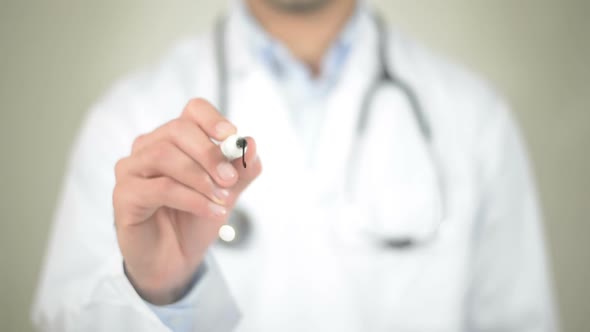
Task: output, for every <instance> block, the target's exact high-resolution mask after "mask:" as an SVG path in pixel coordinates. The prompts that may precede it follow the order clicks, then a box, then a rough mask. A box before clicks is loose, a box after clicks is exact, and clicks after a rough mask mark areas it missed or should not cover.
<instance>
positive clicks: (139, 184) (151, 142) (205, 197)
mask: <svg viewBox="0 0 590 332" xmlns="http://www.w3.org/2000/svg"><path fill="white" fill-rule="evenodd" d="M354 4H355V2H354V0H249V1H247V5H248V6H249V8H250V10H251V12H252V13H253V14H254V16H255V17H256V18H257V20H258V21H259V22H260V23H261V24H262V26H263V27H264V28H265V29H266V30H267V31H268V32H269V33H270V34H271V35H272V36H274V37H275V38H277V39H278V40H280V41H281V42H283V43H284V44H285V45H287V47H288V48H289V49H290V51H291V52H292V53H293V54H294V55H295V56H296V57H297V58H298V59H300V60H301V61H303V62H304V63H306V64H307V65H308V66H310V68H312V70H314V72H319V68H320V63H321V60H322V57H323V55H324V54H325V52H326V51H327V49H328V47H329V46H330V44H331V43H332V41H333V40H334V39H335V38H336V36H337V35H338V33H339V32H340V30H341V29H342V27H343V25H344V24H345V22H346V20H347V19H348V18H349V17H350V15H351V14H352V11H353V10H354ZM234 133H236V127H235V126H234V125H233V124H231V123H230V122H229V121H228V120H227V119H225V118H224V117H223V116H222V115H221V114H220V113H219V112H218V111H217V110H216V109H215V107H213V106H212V105H211V104H210V103H208V102H207V101H205V100H203V99H193V100H190V101H189V102H188V103H187V105H186V107H185V108H184V110H183V111H182V113H181V114H180V116H179V117H178V118H176V119H174V120H172V121H170V122H168V123H165V124H163V125H162V126H160V127H159V128H157V129H155V130H154V131H152V132H150V133H147V134H144V135H141V136H139V137H137V138H136V139H135V141H134V143H133V148H132V151H131V154H130V155H129V156H127V157H125V158H123V159H121V160H119V161H118V162H117V164H116V166H115V175H116V184H115V188H114V190H113V207H114V211H115V225H116V229H117V239H118V243H119V247H120V249H121V253H122V255H123V258H124V266H125V272H126V274H127V277H128V279H129V281H130V282H131V283H132V285H133V286H134V287H135V289H136V291H137V292H138V294H139V295H140V296H141V297H142V298H144V299H145V300H146V301H148V302H151V303H153V304H157V305H165V304H170V303H173V302H176V301H177V300H179V299H180V298H181V297H182V295H184V294H185V293H186V292H187V290H188V287H189V285H190V281H191V280H192V277H193V276H194V274H195V273H196V271H197V269H198V267H199V266H200V265H201V263H202V261H203V258H204V257H205V253H206V252H207V250H208V248H209V246H210V245H211V244H212V243H213V242H214V241H215V240H216V239H217V234H218V231H219V228H220V227H221V226H222V225H223V224H225V222H226V221H227V218H228V216H229V214H230V213H231V210H232V209H233V207H234V205H235V202H236V200H237V199H238V197H239V196H240V194H241V193H242V192H243V191H244V190H245V189H246V188H247V187H248V185H249V184H250V183H251V182H252V181H254V180H255V179H256V178H257V177H258V176H259V175H260V173H261V172H262V164H261V162H260V159H259V158H258V156H257V154H256V142H255V141H254V139H252V138H250V137H249V138H247V140H248V151H247V154H246V163H247V165H248V167H247V168H244V167H243V166H242V165H241V162H242V161H241V159H236V160H234V161H233V162H231V163H230V162H227V161H226V160H225V158H224V157H223V155H222V154H221V151H220V149H219V147H218V146H217V145H215V144H214V143H212V142H211V140H210V138H214V139H216V140H217V141H222V140H224V139H225V138H227V137H228V136H230V135H232V134H234Z"/></svg>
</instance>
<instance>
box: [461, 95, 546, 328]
mask: <svg viewBox="0 0 590 332" xmlns="http://www.w3.org/2000/svg"><path fill="white" fill-rule="evenodd" d="M495 104H496V106H497V107H495V109H494V111H493V112H490V113H489V114H488V116H487V118H485V119H484V120H483V121H482V128H481V130H479V131H478V132H479V133H481V134H480V137H478V139H477V146H476V149H475V151H476V152H475V154H476V158H477V159H478V160H477V162H478V165H479V170H480V177H479V178H480V180H481V183H480V185H481V187H482V190H483V191H482V195H481V202H480V208H479V216H478V218H477V221H476V224H475V228H474V234H473V241H472V249H473V250H472V259H471V275H470V278H469V284H468V286H469V288H468V293H467V301H466V307H467V311H468V315H467V317H468V319H467V327H468V328H467V330H468V331H514V332H516V331H519V332H527V331H555V330H557V322H556V316H555V310H554V307H553V297H552V291H551V285H550V284H551V283H550V278H549V272H548V264H547V259H546V252H545V246H544V240H543V231H542V223H541V217H540V213H539V207H538V203H537V197H536V190H535V186H534V181H533V179H532V175H531V172H530V168H529V164H528V161H527V157H526V153H525V149H524V147H523V144H522V140H521V138H520V137H519V133H518V130H517V128H516V126H515V124H514V121H513V120H512V118H511V115H510V112H509V111H508V108H507V107H506V105H505V104H504V103H502V102H496V103H495Z"/></svg>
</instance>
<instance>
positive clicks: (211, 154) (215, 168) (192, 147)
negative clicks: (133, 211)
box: [133, 119, 237, 188]
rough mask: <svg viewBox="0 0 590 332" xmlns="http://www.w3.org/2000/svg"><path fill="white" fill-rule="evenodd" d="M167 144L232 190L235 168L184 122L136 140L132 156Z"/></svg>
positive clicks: (197, 128) (172, 123)
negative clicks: (159, 143)
mask: <svg viewBox="0 0 590 332" xmlns="http://www.w3.org/2000/svg"><path fill="white" fill-rule="evenodd" d="M161 141H170V142H172V143H173V144H174V145H176V146H177V147H178V148H180V149H181V150H182V151H183V152H185V153H186V154H187V155H188V156H189V157H191V158H192V159H193V160H195V161H196V162H198V163H199V164H200V165H201V166H202V167H203V169H205V170H206V171H207V173H208V174H209V175H210V176H211V178H212V179H213V180H214V181H215V182H216V183H217V184H218V185H219V186H222V187H225V188H227V187H231V186H233V185H234V184H235V183H236V181H237V172H236V170H235V168H234V167H233V166H232V165H231V164H230V163H229V162H228V161H227V160H226V159H225V157H224V156H223V154H222V153H221V150H220V149H219V147H218V146H217V145H216V144H215V143H213V142H211V140H210V139H209V137H208V136H207V135H206V134H205V133H204V132H203V130H202V129H201V128H200V127H199V126H197V125H196V124H194V123H192V122H190V121H188V120H186V119H175V120H172V121H170V122H168V123H166V124H164V125H163V126H161V127H160V128H158V129H156V130H154V131H153V132H152V133H150V134H148V135H144V136H141V137H139V138H138V139H136V141H135V143H134V147H133V153H134V154H135V153H139V151H142V150H145V149H151V146H153V145H155V144H156V143H157V142H161Z"/></svg>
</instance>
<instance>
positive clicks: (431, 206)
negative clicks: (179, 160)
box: [215, 76, 477, 330]
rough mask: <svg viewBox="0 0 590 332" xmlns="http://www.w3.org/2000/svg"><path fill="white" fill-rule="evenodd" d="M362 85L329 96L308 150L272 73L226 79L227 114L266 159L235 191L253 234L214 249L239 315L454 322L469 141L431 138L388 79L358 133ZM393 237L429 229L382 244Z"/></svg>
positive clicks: (470, 205)
mask: <svg viewBox="0 0 590 332" xmlns="http://www.w3.org/2000/svg"><path fill="white" fill-rule="evenodd" d="M362 91H363V89H358V88H357V89H353V88H349V89H346V88H345V87H343V88H342V89H340V90H339V91H337V92H335V94H334V95H332V96H331V97H330V98H329V99H328V100H327V101H326V102H325V107H326V109H324V110H322V111H323V112H324V113H325V114H324V116H323V120H322V122H321V125H320V126H319V127H318V128H317V129H316V130H319V133H308V134H315V137H317V139H316V142H314V145H315V146H314V151H313V152H310V151H308V150H307V149H308V148H309V146H306V145H305V144H303V142H302V140H301V135H302V129H301V128H296V127H294V126H293V123H292V121H291V116H292V115H291V114H290V112H292V111H293V110H290V109H288V107H286V105H285V103H284V102H283V101H282V100H281V98H280V94H278V93H275V92H276V91H273V87H272V84H271V81H268V80H266V79H264V77H263V76H260V77H254V78H251V79H249V80H247V81H246V82H243V84H240V85H237V86H233V87H232V100H231V103H230V107H229V109H230V112H229V115H228V116H229V117H230V119H231V120H232V121H233V122H234V123H236V124H237V125H238V127H239V128H240V131H241V132H242V133H244V134H247V135H252V136H253V137H254V138H255V139H256V140H257V144H258V146H259V149H258V150H259V155H260V158H261V160H262V163H263V168H264V170H263V173H262V175H261V176H260V178H259V179H257V180H256V182H255V183H253V184H252V186H251V187H250V188H249V189H248V191H247V192H245V193H244V194H243V195H242V197H241V199H240V201H239V203H238V206H239V208H240V209H241V211H243V212H245V213H246V214H247V215H248V216H249V218H250V220H251V223H252V232H251V235H250V239H249V241H248V243H247V245H245V246H244V247H242V248H239V249H236V248H225V247H216V248H215V253H216V256H217V257H218V260H219V262H220V265H221V268H222V270H223V271H224V275H225V276H226V278H227V279H228V283H229V284H230V287H231V288H232V289H233V292H234V294H236V297H237V300H238V303H239V304H240V306H241V307H242V308H244V310H246V311H247V312H245V313H244V314H245V317H246V318H245V320H244V326H245V327H248V326H251V327H252V328H256V327H260V326H265V327H273V325H272V324H273V322H275V323H276V324H277V325H276V326H283V327H284V326H285V323H286V322H289V324H290V325H291V326H298V325H297V324H300V323H301V318H306V319H305V320H304V321H307V322H311V321H313V322H315V324H319V325H318V328H322V324H324V323H325V322H329V323H330V325H329V326H326V328H328V327H329V328H333V327H334V325H333V324H334V321H338V322H341V323H342V324H343V326H342V328H343V330H360V329H367V328H368V329H371V330H379V329H382V328H386V327H389V328H396V327H397V328H404V327H405V328H410V327H411V328H422V329H428V328H429V327H434V326H438V327H440V326H447V327H449V329H450V330H453V329H455V330H457V329H459V327H458V326H460V324H461V319H462V316H461V312H462V310H461V308H462V296H461V294H463V293H464V291H465V290H464V289H463V288H464V287H465V286H464V285H465V279H466V275H467V271H468V268H469V266H468V263H467V262H468V248H469V235H470V230H471V221H472V220H473V218H474V215H475V213H476V211H475V206H476V202H475V200H476V197H477V193H476V192H475V187H476V186H475V183H474V174H473V170H471V169H470V162H469V160H468V159H467V154H465V153H463V152H462V151H461V149H460V147H457V146H454V145H450V143H447V142H451V141H453V140H451V139H449V140H446V139H445V137H444V136H442V137H440V136H439V137H438V138H439V140H437V142H436V145H433V146H429V145H428V143H427V142H426V141H425V139H424V137H423V136H422V135H421V133H420V132H419V130H418V128H417V124H416V119H415V118H414V116H413V113H412V110H411V109H410V107H409V105H408V102H407V99H406V97H405V96H404V95H403V94H402V93H401V92H400V91H398V90H396V89H391V88H387V87H385V88H383V89H380V92H379V93H377V94H375V96H374V100H372V102H371V109H370V111H369V115H368V117H367V122H366V124H367V126H366V129H365V130H364V131H362V132H359V130H358V128H357V124H358V122H359V117H360V116H361V114H362V113H363V112H361V111H362V110H361V109H360V108H361V105H362V104H363V98H364V96H363V93H362ZM310 130H311V129H310ZM303 131H305V128H304V129H303ZM303 134H306V133H305V132H303ZM439 151H445V153H444V155H442V154H440V152H439ZM310 160H311V161H312V162H311V163H310V162H309V161H310ZM439 224H440V228H438V229H437V227H438V226H439ZM431 234H433V236H432V237H430V235H431ZM399 238H412V239H422V238H427V240H425V241H423V242H424V244H422V245H419V246H415V247H410V248H408V249H405V250H400V249H396V248H392V247H388V246H384V245H383V244H384V243H386V242H387V241H388V240H390V239H399ZM425 303H428V307H427V308H424V304H425ZM285 305H287V306H288V307H289V310H286V311H280V313H276V312H275V313H273V310H275V308H277V306H283V307H284V306H285ZM325 308H330V310H329V312H328V314H329V315H330V316H332V315H333V316H334V317H329V318H327V317H322V315H321V314H319V313H322V312H324V310H325ZM426 312H427V314H428V315H429V317H430V319H429V321H428V322H425V321H424V320H423V319H422V317H423V315H425V314H426ZM350 313H354V314H352V315H351V314H350ZM269 315H274V317H276V320H273V319H270V320H269V319H268V317H269ZM336 317H337V318H336ZM343 317H346V318H343ZM400 322H403V324H404V325H396V324H398V323H399V324H401V323H400ZM269 324H270V325H269ZM366 324H370V325H371V326H367V325H366ZM246 330H247V328H246Z"/></svg>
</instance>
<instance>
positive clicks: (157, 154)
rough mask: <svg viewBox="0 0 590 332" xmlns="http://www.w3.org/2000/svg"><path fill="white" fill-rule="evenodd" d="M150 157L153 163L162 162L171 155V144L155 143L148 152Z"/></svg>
mask: <svg viewBox="0 0 590 332" xmlns="http://www.w3.org/2000/svg"><path fill="white" fill-rule="evenodd" d="M147 155H148V159H149V160H150V162H151V163H156V164H158V163H160V162H161V161H163V160H166V159H168V157H169V156H170V146H169V145H168V144H166V143H159V144H156V145H154V146H153V147H152V148H151V149H150V150H149V152H148V153H147Z"/></svg>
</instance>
